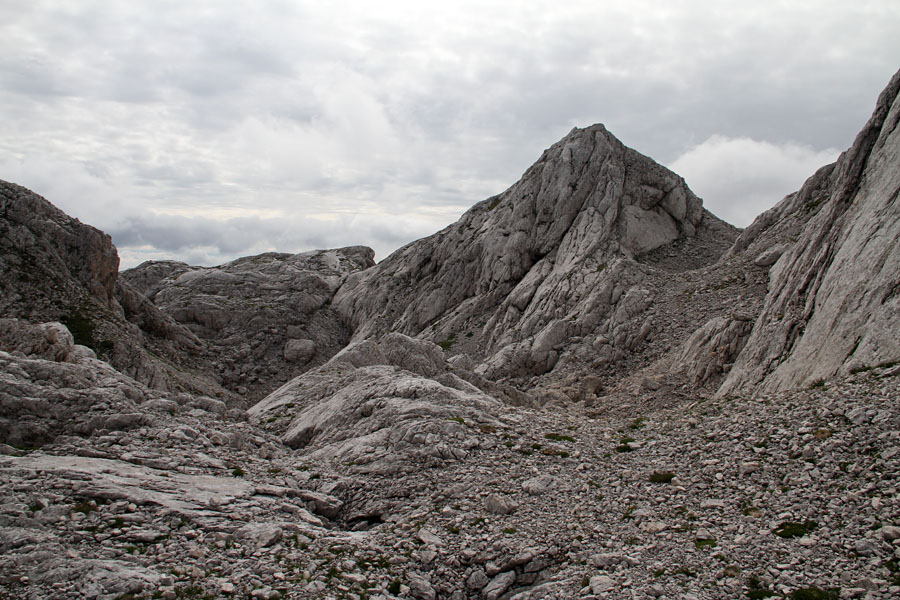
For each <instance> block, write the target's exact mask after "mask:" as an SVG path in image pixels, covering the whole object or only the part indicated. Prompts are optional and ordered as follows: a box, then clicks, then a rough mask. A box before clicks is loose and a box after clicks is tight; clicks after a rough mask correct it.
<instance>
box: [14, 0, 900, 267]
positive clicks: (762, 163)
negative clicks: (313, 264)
mask: <svg viewBox="0 0 900 600" xmlns="http://www.w3.org/2000/svg"><path fill="white" fill-rule="evenodd" d="M432 4H433V3H428V2H421V1H417V2H403V1H397V2H384V1H382V2H378V3H373V2H350V1H343V2H341V1H334V2H327V3H325V2H305V1H298V0H284V1H277V2H255V3H244V2H226V1H223V0H216V1H207V2H203V1H191V2H184V1H183V0H178V1H172V2H169V1H162V0H155V1H154V2H139V1H130V2H121V1H113V0H109V1H101V0H97V1H94V0H79V1H78V2H71V1H63V0H61V1H58V2H54V1H42V0H29V2H16V1H14V0H0V114H2V119H0V178H2V179H6V180H9V181H14V182H16V183H19V184H22V185H25V186H26V187H29V188H31V189H32V190H34V191H36V192H38V193H40V194H41V195H43V196H45V197H46V198H47V199H49V200H50V201H51V202H53V203H54V204H56V205H57V206H59V207H60V208H62V209H63V210H65V211H66V212H68V213H69V214H71V215H73V216H76V217H78V218H80V219H81V220H82V221H85V222H87V223H90V224H92V225H95V226H97V227H99V228H101V229H103V230H105V231H107V232H108V233H110V234H111V235H112V236H113V241H114V242H115V243H116V245H117V246H118V248H119V252H120V255H121V256H122V258H123V261H122V262H123V267H127V266H133V265H135V264H137V263H139V262H141V261H142V260H145V259H149V258H176V259H179V260H185V261H187V262H191V263H194V264H217V263H220V262H223V261H225V260H229V259H231V258H235V257H237V256H242V255H247V254H254V253H258V252H264V251H269V250H277V251H282V252H296V251H301V250H307V249H312V248H322V247H337V246H344V245H353V244H365V245H369V246H372V247H373V248H375V250H376V253H377V258H379V259H380V258H383V257H384V256H386V254H387V253H389V252H390V251H392V250H394V249H396V248H397V247H399V246H401V245H403V244H405V243H408V242H409V241H412V240H413V239H416V238H418V237H421V236H424V235H428V234H430V233H433V232H434V231H437V230H438V229H441V228H443V227H444V226H446V225H447V224H449V223H451V222H453V221H454V220H455V219H457V218H458V217H459V215H460V214H462V212H463V211H465V210H466V209H467V208H468V207H469V206H471V205H472V204H474V203H476V202H477V201H479V200H482V199H484V198H486V197H488V196H490V195H493V194H496V193H499V192H500V191H502V190H504V189H505V188H507V187H508V186H509V185H511V184H512V183H514V182H515V180H516V179H518V177H519V176H520V175H521V174H522V173H523V172H524V171H525V169H526V168H527V167H528V166H529V165H530V164H531V163H532V162H534V161H535V160H536V159H537V158H538V157H539V156H540V153H541V152H542V151H543V149H545V148H546V147H548V146H549V145H550V144H552V143H553V142H555V141H557V140H558V139H559V138H561V137H562V136H564V135H565V134H566V133H567V132H568V131H569V130H570V129H571V128H572V127H575V126H579V127H583V126H587V125H590V124H593V123H597V122H602V123H604V124H605V125H606V126H607V127H608V128H609V129H610V131H611V132H612V133H613V134H615V135H616V136H617V137H619V138H620V139H621V140H622V141H623V142H624V143H625V144H627V145H629V146H631V147H633V148H636V149H637V150H639V151H640V152H642V153H644V154H647V155H649V156H651V157H653V158H655V159H656V160H658V161H660V162H662V163H663V164H666V165H668V166H670V167H672V168H674V169H675V170H676V171H677V172H679V173H680V174H681V175H683V176H684V177H685V179H686V180H687V182H688V184H689V185H690V186H691V187H692V188H693V189H694V190H695V191H696V192H697V193H698V194H699V195H700V196H702V197H703V198H704V202H705V204H706V206H707V207H708V208H710V210H712V211H713V212H714V213H716V214H717V215H719V216H720V217H722V218H724V219H726V220H728V221H730V222H732V223H734V224H736V225H738V226H745V225H747V224H748V223H749V222H750V220H752V218H753V216H755V215H756V214H758V213H760V212H762V211H763V210H765V209H766V208H768V207H769V206H771V205H772V204H774V203H775V202H777V201H778V200H780V199H781V197H782V196H784V195H785V194H787V193H789V192H791V191H793V190H795V189H796V188H798V187H799V186H800V185H801V184H802V182H803V180H804V179H805V178H806V177H807V176H809V175H811V174H812V172H813V171H814V170H815V169H816V168H817V167H819V166H821V165H822V164H825V163H827V162H830V161H832V160H834V159H835V158H836V157H837V154H838V153H839V152H840V151H841V150H843V149H845V148H846V147H847V146H849V145H850V143H851V142H852V141H853V137H854V135H855V134H856V132H857V131H858V130H859V129H860V128H861V127H862V125H863V124H864V123H865V121H866V119H867V118H868V116H869V115H870V113H871V111H872V108H873V107H874V103H875V99H876V97H877V94H878V93H879V92H880V91H881V89H882V88H883V87H884V86H885V84H886V83H887V81H888V80H889V79H890V77H891V75H892V74H893V73H894V72H895V71H896V70H897V68H898V67H900V64H898V63H897V62H896V61H897V57H900V36H898V35H897V32H898V31H900V3H898V2H896V0H880V1H868V2H867V1H865V0H860V1H856V2H853V3H847V2H830V1H824V0H823V1H809V2H774V1H772V2H770V1H760V2H755V3H746V5H742V6H734V5H733V4H734V3H722V2H713V1H710V2H694V1H689V0H683V1H672V0H667V1H662V0H660V1H640V0H627V1H621V2H619V1H604V2H596V1H592V2H578V1H574V2H566V3H559V2H543V1H535V2H524V3H523V2H515V3H513V2H496V1H491V0H479V1H477V2H452V1H447V2H442V3H440V4H439V5H434V6H433V5H432Z"/></svg>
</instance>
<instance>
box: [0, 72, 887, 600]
mask: <svg viewBox="0 0 900 600" xmlns="http://www.w3.org/2000/svg"><path fill="white" fill-rule="evenodd" d="M898 123H900V72H898V73H897V74H896V75H895V76H894V77H893V79H892V80H891V81H890V83H889V84H888V86H887V88H886V89H885V90H884V92H883V93H882V94H881V96H880V97H879V98H878V100H877V103H876V106H875V111H874V113H873V115H872V117H871V119H870V120H869V121H868V123H866V124H865V126H864V127H863V129H862V131H861V132H860V133H859V135H858V136H857V138H856V140H855V141H854V143H853V145H852V147H850V148H849V149H848V150H847V151H846V152H844V153H843V154H842V155H841V156H840V158H839V159H838V160H837V162H835V163H834V164H831V165H826V166H823V167H822V168H820V169H819V170H818V171H817V172H816V173H813V174H812V175H811V176H810V177H809V179H808V180H807V181H806V183H805V184H804V185H803V187H802V188H801V189H800V190H798V191H797V192H795V193H793V194H790V195H788V196H787V197H785V198H784V199H783V200H782V201H781V202H780V203H778V204H777V205H776V206H775V207H774V208H772V209H771V210H769V211H767V212H765V213H763V214H762V215H760V216H759V217H758V218H757V219H756V221H755V222H754V223H753V224H752V225H750V226H749V227H747V228H746V229H744V230H739V229H736V228H734V227H732V226H731V225H729V224H727V223H725V222H723V221H721V220H719V219H718V218H716V217H715V216H714V215H713V214H711V213H710V212H708V211H707V210H705V209H704V208H703V204H702V201H701V199H700V198H698V197H697V196H696V195H695V194H694V193H693V192H692V191H691V190H690V188H689V187H688V185H687V183H686V182H685V181H684V180H683V179H682V178H681V177H680V176H679V175H677V174H675V173H673V172H671V171H669V170H668V169H666V168H664V167H662V166H660V165H659V164H657V163H655V162H654V161H653V160H652V159H650V158H648V157H646V156H644V155H642V154H640V153H638V152H637V151H635V150H633V149H631V148H629V147H627V146H625V145H624V144H623V143H622V142H620V141H619V140H618V139H616V138H615V137H614V136H613V134H612V133H611V132H609V131H608V130H607V129H606V128H605V127H604V126H602V125H593V126H591V127H587V128H584V129H574V130H572V131H571V132H570V133H569V134H568V135H566V136H565V137H564V138H563V139H562V140H560V141H559V142H557V143H556V144H554V145H553V146H551V147H550V148H548V149H547V150H546V151H545V152H544V153H543V155H542V156H541V157H540V158H539V159H538V161H537V162H536V163H535V164H534V165H533V166H531V167H530V168H529V169H528V170H527V171H526V172H525V174H524V175H523V176H522V178H521V179H520V180H519V181H518V182H516V183H515V184H513V185H512V186H511V187H510V188H509V189H507V190H506V191H504V192H502V193H501V194H499V195H497V196H494V197H491V198H488V199H486V200H483V201H481V202H478V203H477V204H475V205H474V206H473V207H472V208H471V209H470V210H469V211H468V212H467V213H466V214H465V215H463V216H462V217H461V218H460V220H459V221H457V222H456V223H454V224H452V225H449V226H448V227H446V228H445V229H443V230H441V231H439V232H437V233H435V234H434V235H432V236H429V237H426V238H424V239H421V240H418V241H415V242H413V243H411V244H409V245H407V246H405V247H403V248H401V249H400V250H398V251H396V252H395V253H394V254H392V255H391V256H389V257H387V258H385V259H384V260H382V261H381V262H379V263H377V264H376V263H375V262H374V260H373V259H374V253H373V252H372V250H370V249H369V248H366V247H364V246H354V247H348V248H339V249H330V250H317V251H312V252H305V253H301V254H279V253H267V254H262V255H259V256H251V257H245V258H241V259H238V260H235V261H232V262H230V263H227V264H224V265H220V266H218V267H212V268H209V267H196V266H190V265H188V264H185V263H181V262H175V261H163V262H148V263H144V264H142V265H140V266H138V267H136V268H133V269H128V270H125V271H122V272H119V259H118V255H117V253H116V249H115V247H114V246H113V244H112V241H111V239H110V237H109V236H108V235H106V234H104V233H103V232H101V231H98V230H97V229H94V228H93V227H90V226H89V225H86V224H83V223H81V222H79V221H78V220H76V219H73V218H71V217H69V216H67V215H66V214H64V213H63V212H62V211H60V210H58V209H57V208H55V207H54V206H53V205H52V204H51V203H50V202H48V201H47V200H45V199H44V198H42V197H40V196H39V195H37V194H35V193H33V192H31V191H29V190H27V189H25V188H23V187H21V186H18V185H16V184H13V183H7V182H0V367H2V368H0V597H3V598H23V599H31V600H38V599H60V600H62V599H70V598H83V599H87V598H90V599H93V598H102V599H108V600H125V599H137V598H166V599H177V598H259V599H274V598H334V599H337V598H348V599H349V598H352V599H371V600H375V599H380V600H387V599H392V598H403V599H419V600H435V599H439V598H448V599H453V600H466V599H483V600H539V599H544V598H548V599H562V598H584V599H590V598H608V599H619V598H625V599H637V600H649V599H655V598H659V599H663V600H713V599H732V598H769V597H771V598H791V599H794V600H802V599H830V598H866V599H870V600H874V599H888V598H897V597H900V479H898V477H900V404H898V398H900V127H898Z"/></svg>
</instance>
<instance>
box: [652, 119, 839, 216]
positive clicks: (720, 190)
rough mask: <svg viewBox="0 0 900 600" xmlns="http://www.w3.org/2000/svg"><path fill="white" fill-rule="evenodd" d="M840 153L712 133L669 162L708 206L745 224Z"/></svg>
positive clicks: (671, 167)
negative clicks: (703, 140)
mask: <svg viewBox="0 0 900 600" xmlns="http://www.w3.org/2000/svg"><path fill="white" fill-rule="evenodd" d="M838 154H839V151H838V150H835V149H827V150H814V149H813V148H810V147H809V146H803V145H800V144H792V143H786V144H774V143H771V142H767V141H759V140H753V139H750V138H729V137H726V136H722V135H714V136H712V137H710V138H709V139H707V140H706V141H705V142H703V143H702V144H699V145H698V146H695V147H693V148H691V149H690V150H688V151H687V152H685V153H684V154H682V155H681V156H679V157H678V158H677V159H675V160H674V161H673V162H671V163H670V164H669V165H668V167H669V168H670V169H672V170H673V171H675V172H676V173H678V174H679V175H681V176H682V177H684V179H685V181H686V182H687V184H688V186H689V187H690V188H691V189H692V190H693V191H694V193H695V194H697V195H698V196H700V197H701V198H703V205H704V206H705V207H706V208H707V210H709V211H710V212H712V213H713V214H714V215H716V216H717V217H719V218H720V219H724V220H725V221H728V222H729V223H731V224H733V225H736V226H738V227H746V226H747V225H749V224H750V223H751V222H752V221H753V219H754V218H755V217H756V216H757V215H759V214H760V213H761V212H763V211H764V210H766V209H768V208H770V207H772V206H774V205H775V204H776V203H777V202H778V201H779V200H781V199H782V198H783V197H784V196H786V195H787V194H789V193H791V192H794V191H796V190H798V189H800V186H801V185H803V182H804V181H806V179H807V178H808V177H809V176H810V175H812V174H813V173H814V172H815V171H816V169H818V168H819V167H821V166H824V165H827V164H828V163H831V162H834V161H835V160H836V159H837V157H838Z"/></svg>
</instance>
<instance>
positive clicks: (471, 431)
mask: <svg viewBox="0 0 900 600" xmlns="http://www.w3.org/2000/svg"><path fill="white" fill-rule="evenodd" d="M502 412H503V404H502V403H501V402H500V401H499V400H497V399H495V398H494V397H492V396H489V395H487V394H485V393H484V392H483V391H482V390H480V389H478V388H477V387H476V386H475V385H473V384H472V383H469V382H468V381H466V380H465V379H463V378H461V377H459V376H458V375H456V374H454V373H453V371H452V370H451V369H450V368H449V366H448V365H446V364H445V362H444V357H443V353H442V351H441V349H440V348H439V347H438V346H436V345H434V344H432V343H431V342H427V341H424V340H416V339H412V338H409V337H407V336H405V335H403V334H400V333H392V334H389V335H386V336H384V337H382V338H381V339H379V340H377V341H375V340H365V341H362V342H357V343H354V344H351V345H350V346H348V347H347V348H345V349H344V350H342V351H341V352H340V353H338V354H337V355H336V356H335V357H333V358H332V359H331V360H330V361H328V363H326V364H325V365H323V366H321V367H319V368H318V369H315V370H313V371H309V372H307V373H305V374H304V375H301V376H299V377H297V378H296V379H294V380H292V381H290V382H289V383H287V384H285V385H284V386H282V387H281V388H279V389H278V390H276V391H274V392H273V393H271V394H270V395H269V396H267V397H266V398H265V399H263V400H262V401H261V402H259V403H258V404H256V405H255V406H253V407H252V408H251V409H250V410H249V411H248V414H249V416H250V417H251V419H252V420H253V422H255V423H257V424H259V425H260V426H262V427H264V428H266V429H269V430H272V431H275V432H278V433H280V434H281V436H282V440H283V441H284V443H285V444H287V445H288V446H290V447H292V448H298V449H304V450H306V451H312V452H311V454H310V457H311V458H313V459H315V460H316V461H322V462H325V463H331V462H335V463H339V464H340V463H352V464H354V465H356V466H357V469H359V470H364V471H366V472H374V471H377V472H379V473H393V472H398V471H403V470H405V469H407V468H409V467H410V466H412V465H417V464H420V462H421V460H418V459H423V458H424V459H425V460H426V462H430V463H432V464H433V465H435V466H437V465H440V464H442V463H443V462H444V461H447V460H450V461H454V460H460V459H463V458H465V456H466V455H467V454H468V452H469V451H470V450H472V449H473V448H477V447H478V446H479V443H480V442H479V440H478V435H477V434H478V431H479V428H482V427H483V428H496V427H497V426H498V425H499V424H500V419H501V415H502Z"/></svg>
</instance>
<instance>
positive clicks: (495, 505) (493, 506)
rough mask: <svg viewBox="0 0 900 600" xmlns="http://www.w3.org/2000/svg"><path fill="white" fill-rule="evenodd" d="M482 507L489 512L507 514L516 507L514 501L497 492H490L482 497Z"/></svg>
mask: <svg viewBox="0 0 900 600" xmlns="http://www.w3.org/2000/svg"><path fill="white" fill-rule="evenodd" d="M484 507H485V509H487V511H488V512H489V513H491V514H495V515H508V514H509V513H511V512H513V511H514V510H515V509H516V503H515V502H513V501H512V500H511V499H509V498H505V497H503V496H501V495H499V494H491V495H490V496H488V497H487V498H485V499H484Z"/></svg>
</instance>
